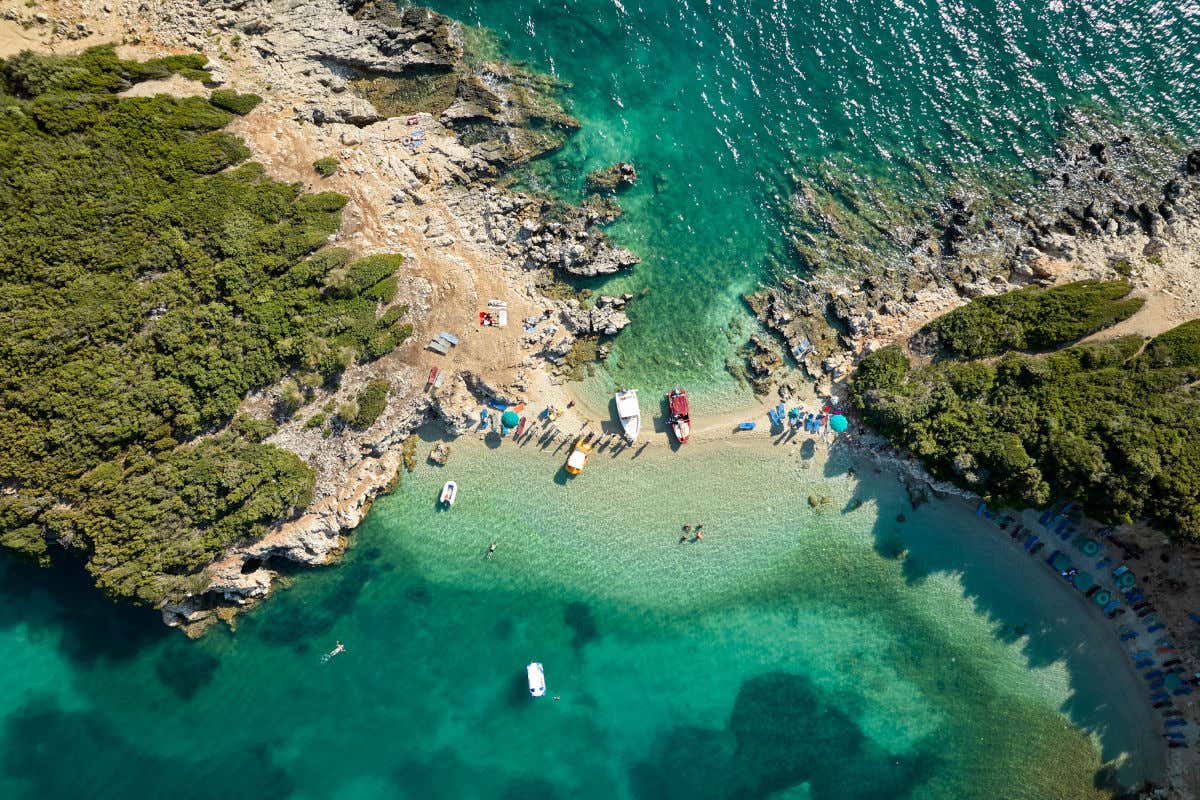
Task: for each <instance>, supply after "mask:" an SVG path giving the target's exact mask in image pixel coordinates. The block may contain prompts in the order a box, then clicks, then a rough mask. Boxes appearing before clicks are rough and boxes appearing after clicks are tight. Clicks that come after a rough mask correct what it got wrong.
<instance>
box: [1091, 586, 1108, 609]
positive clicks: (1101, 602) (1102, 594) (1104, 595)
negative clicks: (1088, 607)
mask: <svg viewBox="0 0 1200 800" xmlns="http://www.w3.org/2000/svg"><path fill="white" fill-rule="evenodd" d="M1092 600H1094V601H1095V602H1096V605H1098V606H1106V605H1108V601H1109V600H1112V595H1111V594H1109V593H1108V590H1106V589H1101V590H1100V591H1098V592H1096V594H1095V595H1094V596H1093V597H1092Z"/></svg>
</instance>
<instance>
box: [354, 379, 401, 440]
mask: <svg viewBox="0 0 1200 800" xmlns="http://www.w3.org/2000/svg"><path fill="white" fill-rule="evenodd" d="M391 390H392V384H391V383H389V382H388V381H371V382H370V383H368V384H367V385H366V386H365V387H363V390H362V391H361V392H359V393H358V396H357V397H355V398H354V402H355V404H356V405H357V406H358V413H357V414H355V415H354V419H353V421H352V422H351V424H352V425H353V426H354V427H355V428H358V429H359V430H365V429H367V428H369V427H371V424H372V423H373V422H375V420H377V419H379V415H380V414H382V413H383V409H384V408H386V407H387V398H388V393H389V392H391Z"/></svg>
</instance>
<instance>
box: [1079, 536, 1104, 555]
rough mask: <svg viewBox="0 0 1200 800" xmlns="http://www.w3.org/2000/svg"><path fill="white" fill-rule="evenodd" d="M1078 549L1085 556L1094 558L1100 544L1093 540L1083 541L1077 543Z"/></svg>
mask: <svg viewBox="0 0 1200 800" xmlns="http://www.w3.org/2000/svg"><path fill="white" fill-rule="evenodd" d="M1079 549H1080V550H1082V551H1083V554H1084V555H1085V556H1094V555H1096V553H1099V552H1100V543H1099V542H1097V541H1096V540H1095V539H1084V540H1083V541H1082V542H1080V543H1079Z"/></svg>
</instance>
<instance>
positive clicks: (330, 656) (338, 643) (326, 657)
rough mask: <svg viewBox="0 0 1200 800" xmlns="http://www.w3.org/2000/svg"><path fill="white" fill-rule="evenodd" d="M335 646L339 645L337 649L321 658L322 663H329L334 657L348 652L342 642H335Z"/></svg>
mask: <svg viewBox="0 0 1200 800" xmlns="http://www.w3.org/2000/svg"><path fill="white" fill-rule="evenodd" d="M335 644H336V645H337V646H336V647H334V648H333V649H332V650H330V651H329V652H328V653H326V654H325V655H323V656H321V661H322V662H324V661H328V660H329V659H331V658H333V657H334V656H336V655H338V654H340V653H344V652H346V645H344V644H342V643H341V642H340V641H338V642H335Z"/></svg>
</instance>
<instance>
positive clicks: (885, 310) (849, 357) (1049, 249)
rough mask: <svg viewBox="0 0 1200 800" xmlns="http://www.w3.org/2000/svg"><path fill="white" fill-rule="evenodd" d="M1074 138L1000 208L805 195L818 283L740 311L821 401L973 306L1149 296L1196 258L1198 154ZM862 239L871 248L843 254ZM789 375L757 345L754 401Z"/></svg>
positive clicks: (1078, 128)
mask: <svg viewBox="0 0 1200 800" xmlns="http://www.w3.org/2000/svg"><path fill="white" fill-rule="evenodd" d="M1069 130H1070V133H1069V134H1066V135H1064V138H1063V140H1062V142H1061V143H1060V145H1059V147H1058V148H1057V151H1056V153H1055V154H1054V156H1053V157H1052V158H1050V159H1049V160H1048V161H1047V162H1046V163H1044V164H1042V165H1040V167H1039V169H1038V174H1039V176H1040V180H1039V181H1038V182H1036V183H1035V184H1034V185H1032V186H1030V187H1026V188H1023V189H1021V190H1019V191H1016V192H1015V193H1012V194H1010V195H1007V196H1005V195H994V194H990V193H989V192H988V191H987V190H986V189H985V188H981V187H975V188H972V189H965V188H960V189H958V190H956V191H955V192H953V193H951V194H948V195H946V196H945V197H944V198H943V199H942V200H941V202H940V203H938V204H936V205H933V206H932V207H930V208H928V209H919V208H918V209H916V210H913V209H912V208H903V209H900V208H895V209H889V208H888V207H887V206H886V205H885V204H884V201H882V200H878V199H877V202H876V204H875V205H870V207H869V208H868V209H864V207H863V206H861V205H855V204H851V205H842V204H839V203H837V202H834V201H832V200H831V199H830V197H829V195H828V194H827V193H825V194H821V193H820V192H821V190H819V189H817V188H816V187H814V186H812V185H809V184H807V183H802V185H801V186H800V187H799V188H798V189H797V192H796V194H795V195H793V197H792V200H791V203H792V206H793V207H794V208H795V209H797V213H796V220H797V221H796V234H795V235H794V237H793V251H794V253H795V255H797V256H798V258H799V260H800V261H801V262H802V263H804V264H806V265H807V266H808V267H809V268H810V269H813V270H816V269H817V268H820V271H819V272H817V273H816V274H812V275H806V276H801V275H799V274H796V273H791V274H787V275H784V276H782V278H781V280H780V281H779V282H778V284H777V285H774V286H769V287H765V288H763V289H760V290H759V291H757V292H755V293H753V294H751V295H749V296H748V297H747V298H746V299H747V302H748V304H749V305H750V307H751V308H752V310H753V311H754V313H755V314H756V316H757V317H758V318H759V320H760V321H761V322H762V323H763V325H764V327H765V328H766V329H767V330H768V331H769V332H770V333H771V334H774V335H775V336H777V337H778V339H779V340H780V341H782V342H783V343H784V344H785V345H786V349H787V352H788V353H789V355H790V357H791V360H794V362H795V365H796V366H797V367H798V368H799V369H800V370H801V371H802V372H803V373H804V374H806V375H807V376H808V377H809V378H811V379H812V380H814V381H816V382H817V385H818V391H819V392H821V393H826V394H828V393H833V392H835V391H836V390H837V387H838V386H840V384H842V382H843V381H844V380H845V378H847V377H848V375H849V373H850V371H851V370H852V368H853V365H854V364H855V363H856V361H857V359H858V358H860V357H861V356H862V355H864V354H866V353H868V352H871V351H873V350H875V349H878V348H879V347H881V346H883V345H884V344H888V343H890V342H894V341H904V340H907V339H908V337H909V336H911V335H912V334H913V333H915V332H916V330H917V329H918V328H920V327H921V326H922V325H923V324H925V323H926V322H928V321H929V320H931V319H933V318H934V317H936V316H939V315H940V314H943V313H945V312H947V311H949V310H951V309H953V308H955V307H956V306H958V305H962V304H963V303H966V302H967V301H969V300H970V299H972V298H975V297H980V296H984V295H990V294H999V293H1002V292H1006V291H1010V290H1012V289H1015V288H1019V287H1021V286H1026V285H1030V284H1044V285H1045V284H1052V283H1056V282H1064V281H1070V280H1079V279H1083V278H1113V277H1127V278H1128V277H1132V278H1133V279H1134V280H1135V282H1136V283H1137V285H1138V286H1139V288H1141V289H1149V288H1152V284H1153V282H1154V281H1153V279H1154V277H1155V276H1154V273H1155V272H1156V271H1157V270H1158V268H1159V267H1160V266H1161V260H1162V256H1163V254H1164V252H1165V251H1167V249H1168V247H1170V246H1171V245H1172V243H1176V244H1178V243H1181V242H1182V245H1181V246H1185V247H1190V246H1191V242H1190V238H1191V236H1192V233H1193V232H1192V230H1191V226H1192V223H1194V222H1195V221H1196V220H1200V150H1192V151H1190V152H1189V151H1188V150H1187V149H1185V148H1184V147H1183V146H1182V145H1180V144H1179V143H1177V142H1174V141H1171V140H1167V139H1162V138H1157V137H1154V136H1151V135H1149V134H1148V133H1146V132H1144V131H1131V130H1128V129H1126V128H1123V127H1121V126H1118V125H1116V124H1113V123H1109V122H1104V121H1096V120H1091V119H1078V120H1074V122H1073V125H1072V126H1071V127H1070V129H1069ZM868 205H869V204H868ZM863 228H866V229H869V230H870V231H872V232H873V234H874V238H873V240H872V241H874V242H875V245H876V246H875V247H873V248H868V249H866V250H863V249H861V248H858V249H856V243H855V242H852V241H847V240H846V237H848V236H849V235H851V234H855V235H856V234H857V232H859V231H860V230H861V229H863ZM1153 288H1157V287H1153ZM788 361H789V359H787V358H784V357H783V356H782V355H781V354H780V353H779V352H778V349H777V348H776V347H775V342H774V341H772V340H771V337H763V336H759V337H758V338H757V340H756V341H755V342H752V345H751V352H750V372H751V376H752V378H753V379H754V382H755V385H756V387H757V388H758V389H759V391H760V393H765V392H766V391H767V390H768V389H769V387H770V386H771V385H773V384H779V385H782V386H783V387H785V388H790V387H788V378H787V369H786V366H787V365H788Z"/></svg>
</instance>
